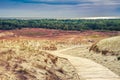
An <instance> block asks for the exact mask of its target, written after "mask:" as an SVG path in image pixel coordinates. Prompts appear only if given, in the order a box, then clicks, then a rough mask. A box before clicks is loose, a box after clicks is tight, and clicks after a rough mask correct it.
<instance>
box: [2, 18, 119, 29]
mask: <svg viewBox="0 0 120 80" xmlns="http://www.w3.org/2000/svg"><path fill="white" fill-rule="evenodd" d="M21 28H47V29H61V30H78V31H80V30H116V31H120V19H100V20H82V19H80V20H77V19H76V20H71V19H66V20H58V19H40V20H18V19H0V29H1V30H11V29H21Z"/></svg>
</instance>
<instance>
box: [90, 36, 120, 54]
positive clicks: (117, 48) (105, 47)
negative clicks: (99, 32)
mask: <svg viewBox="0 0 120 80" xmlns="http://www.w3.org/2000/svg"><path fill="white" fill-rule="evenodd" d="M91 50H93V51H95V52H98V53H100V52H101V53H102V54H104V55H117V56H118V55H120V36H116V37H111V38H107V39H103V40H101V41H99V42H97V43H95V44H93V45H92V46H91V48H90V51H91Z"/></svg>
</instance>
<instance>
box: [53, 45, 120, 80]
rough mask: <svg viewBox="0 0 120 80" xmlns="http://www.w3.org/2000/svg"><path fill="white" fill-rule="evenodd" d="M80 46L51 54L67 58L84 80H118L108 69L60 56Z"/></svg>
mask: <svg viewBox="0 0 120 80" xmlns="http://www.w3.org/2000/svg"><path fill="white" fill-rule="evenodd" d="M78 47H81V46H74V47H70V48H66V49H62V50H57V51H51V54H53V55H56V56H58V57H63V58H67V59H68V60H69V61H70V62H71V64H72V65H73V66H74V67H75V68H76V70H77V72H78V75H79V76H81V77H82V78H84V79H85V80H120V77H119V76H118V75H117V74H115V73H113V72H112V71H110V70H109V69H108V68H106V67H104V66H102V65H100V64H98V63H96V62H94V61H92V60H90V59H86V58H81V57H73V56H70V55H64V54H61V52H63V51H67V50H70V49H74V48H78Z"/></svg>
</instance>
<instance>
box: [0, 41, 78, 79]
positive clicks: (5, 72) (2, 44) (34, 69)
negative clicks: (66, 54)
mask: <svg viewBox="0 0 120 80" xmlns="http://www.w3.org/2000/svg"><path fill="white" fill-rule="evenodd" d="M43 43H44V41H37V40H22V39H20V40H0V80H79V77H78V75H77V73H76V70H75V69H74V67H73V66H72V65H71V63H70V62H69V61H68V60H67V59H64V58H60V57H57V56H54V55H51V54H49V53H47V52H45V51H41V50H42V49H41V47H42V45H44V44H43ZM46 43H47V42H46Z"/></svg>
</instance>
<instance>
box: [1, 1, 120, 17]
mask: <svg viewBox="0 0 120 80" xmlns="http://www.w3.org/2000/svg"><path fill="white" fill-rule="evenodd" d="M113 16H114V17H120V0H0V17H40V18H81V17H113Z"/></svg>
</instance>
